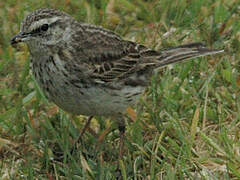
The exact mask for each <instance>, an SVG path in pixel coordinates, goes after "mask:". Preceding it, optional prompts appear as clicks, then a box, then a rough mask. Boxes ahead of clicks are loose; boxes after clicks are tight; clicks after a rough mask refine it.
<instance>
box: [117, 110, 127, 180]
mask: <svg viewBox="0 0 240 180" xmlns="http://www.w3.org/2000/svg"><path fill="white" fill-rule="evenodd" d="M116 120H117V124H118V130H119V135H120V142H119V154H118V160H119V162H118V167H117V169H116V177H117V179H122V173H121V168H120V161H121V160H122V157H123V149H124V137H125V130H126V126H125V121H124V118H123V115H122V114H118V116H117V117H116Z"/></svg>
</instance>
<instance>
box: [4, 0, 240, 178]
mask: <svg viewBox="0 0 240 180" xmlns="http://www.w3.org/2000/svg"><path fill="white" fill-rule="evenodd" d="M40 7H52V8H57V9H60V10H64V11H66V12H68V13H69V14H70V15H72V16H74V17H75V18H76V19H78V20H79V21H82V22H86V23H91V24H96V25H101V26H103V27H105V28H108V29H110V30H112V31H114V32H116V33H118V34H120V35H121V36H122V37H124V38H125V39H127V40H132V41H136V42H138V43H141V44H144V45H146V46H148V47H151V48H153V49H157V50H160V49H164V48H167V47H171V46H177V45H180V44H184V43H189V42H204V43H205V44H206V45H207V46H208V47H211V48H218V49H224V50H225V52H224V53H223V54H219V55H214V56H208V57H203V58H197V59H194V60H190V61H187V62H183V63H178V64H176V65H171V66H168V67H165V68H163V69H161V70H159V71H158V72H156V73H155V74H154V76H153V77H152V84H151V86H149V88H148V89H147V90H146V92H145V93H144V94H143V96H142V98H141V100H140V102H139V103H138V105H137V106H136V107H132V108H129V109H128V111H127V116H126V120H127V130H126V138H125V148H124V157H123V159H122V160H121V161H120V165H121V168H120V169H121V174H122V177H123V179H240V60H239V57H240V3H239V1H238V0H221V1H220V0H219V1H217V0H215V1H214V0H195V1H189V0H172V1H171V3H170V1H169V0H161V1H160V0H159V1H158V0H95V1H94V0H91V1H87V0H82V1H78V0H62V1H58V0H51V1H47V0H38V1H31V0H25V1H24V2H23V1H21V0H5V1H1V2H0V29H1V31H0V135H1V136H0V158H1V166H0V177H1V179H50V180H51V179H115V177H116V175H117V172H116V169H117V165H118V164H119V161H118V150H119V132H118V130H117V127H116V125H115V124H114V123H113V122H111V121H110V120H109V119H107V118H104V117H95V119H94V120H93V122H92V123H91V128H89V129H88V131H87V132H86V133H85V135H84V136H83V139H82V143H81V144H80V145H79V148H78V150H76V151H75V152H74V153H73V154H72V155H71V154H70V149H71V147H72V145H73V142H74V140H75V139H76V138H77V136H78V135H79V132H80V131H81V129H82V127H83V125H84V122H85V121H86V118H87V117H84V116H72V115H70V114H67V113H65V112H63V111H62V110H60V109H58V108H57V107H56V106H55V105H54V104H52V103H50V102H48V101H47V99H46V98H44V96H43V94H42V93H41V91H40V89H39V88H38V86H37V85H36V83H35V81H34V79H33V77H32V76H31V74H30V73H29V54H28V51H27V47H26V46H25V45H22V44H21V45H19V46H18V47H17V48H16V49H14V48H12V47H11V46H10V39H11V37H12V36H13V35H15V34H16V33H17V32H18V31H19V27H20V22H21V21H22V19H23V18H24V17H25V16H26V15H27V14H28V13H29V12H31V11H33V10H35V9H37V8H40ZM135 112H136V113H135ZM56 152H63V154H64V157H63V160H62V161H57V160H56V159H55V158H54V157H55V156H54V153H55V154H56Z"/></svg>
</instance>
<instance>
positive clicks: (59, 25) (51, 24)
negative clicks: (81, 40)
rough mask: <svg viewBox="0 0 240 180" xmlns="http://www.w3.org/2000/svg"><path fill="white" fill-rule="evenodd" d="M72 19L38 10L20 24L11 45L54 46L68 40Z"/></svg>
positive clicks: (49, 10)
mask: <svg viewBox="0 0 240 180" xmlns="http://www.w3.org/2000/svg"><path fill="white" fill-rule="evenodd" d="M72 20H73V19H72V18H71V17H70V16H69V15H68V14H66V13H64V12H62V11H59V10H55V9H38V10H36V11H34V12H32V13H31V14H29V15H28V16H27V17H26V18H25V19H24V20H23V22H22V23H21V28H20V32H19V33H18V34H17V35H15V36H14V37H13V38H12V39H11V44H12V45H14V44H17V43H19V42H26V43H27V44H28V45H30V46H31V45H37V44H40V45H56V44H57V43H59V42H61V41H62V40H65V39H67V38H68V36H69V34H70V33H71V32H69V31H70V30H71V28H69V23H70V22H71V21H72Z"/></svg>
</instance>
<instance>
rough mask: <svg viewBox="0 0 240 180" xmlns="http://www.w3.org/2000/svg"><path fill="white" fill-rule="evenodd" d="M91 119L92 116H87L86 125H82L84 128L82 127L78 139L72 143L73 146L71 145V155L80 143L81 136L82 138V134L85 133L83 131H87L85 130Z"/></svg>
mask: <svg viewBox="0 0 240 180" xmlns="http://www.w3.org/2000/svg"><path fill="white" fill-rule="evenodd" d="M92 118H93V116H89V117H88V120H87V122H86V124H85V125H84V127H83V129H82V131H81V133H80V135H79V136H78V139H77V140H76V141H75V142H74V144H73V148H72V150H71V153H72V152H73V151H74V149H75V148H76V147H77V144H78V143H79V142H81V140H82V136H83V134H84V133H85V131H86V130H87V128H88V127H89V125H90V122H91V120H92Z"/></svg>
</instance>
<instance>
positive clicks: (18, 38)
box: [11, 32, 30, 45]
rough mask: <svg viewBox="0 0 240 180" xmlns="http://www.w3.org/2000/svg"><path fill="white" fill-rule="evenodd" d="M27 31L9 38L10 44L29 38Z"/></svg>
mask: <svg viewBox="0 0 240 180" xmlns="http://www.w3.org/2000/svg"><path fill="white" fill-rule="evenodd" d="M29 35H30V34H29V33H24V32H20V33H18V34H17V35H15V36H14V37H13V38H12V39H11V45H15V44H17V43H19V42H23V41H25V40H27V39H28V38H29Z"/></svg>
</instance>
